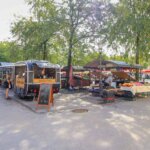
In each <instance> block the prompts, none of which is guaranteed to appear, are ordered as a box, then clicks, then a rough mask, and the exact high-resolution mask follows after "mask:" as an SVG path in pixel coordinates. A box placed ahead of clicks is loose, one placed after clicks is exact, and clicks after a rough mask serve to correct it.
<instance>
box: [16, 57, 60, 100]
mask: <svg viewBox="0 0 150 150" xmlns="http://www.w3.org/2000/svg"><path fill="white" fill-rule="evenodd" d="M14 75H15V77H14V92H15V93H16V94H17V95H18V96H19V97H21V98H24V97H25V96H35V95H38V93H39V88H40V84H41V83H49V84H53V92H54V93H57V92H58V91H59V89H60V80H61V79H60V66H59V65H57V64H51V63H49V62H48V61H43V60H27V61H22V62H17V63H15V69H14Z"/></svg>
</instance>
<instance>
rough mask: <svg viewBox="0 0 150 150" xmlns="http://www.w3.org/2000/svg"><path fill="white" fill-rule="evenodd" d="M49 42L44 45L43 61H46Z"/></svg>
mask: <svg viewBox="0 0 150 150" xmlns="http://www.w3.org/2000/svg"><path fill="white" fill-rule="evenodd" d="M46 44H47V42H44V43H43V60H46V55H47V53H46V51H47V47H46Z"/></svg>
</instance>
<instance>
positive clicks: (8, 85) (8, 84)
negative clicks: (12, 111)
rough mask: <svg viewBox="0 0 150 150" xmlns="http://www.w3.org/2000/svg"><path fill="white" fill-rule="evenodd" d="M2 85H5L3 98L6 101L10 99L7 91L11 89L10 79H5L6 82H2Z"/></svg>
mask: <svg viewBox="0 0 150 150" xmlns="http://www.w3.org/2000/svg"><path fill="white" fill-rule="evenodd" d="M4 85H5V88H6V91H5V98H6V99H10V97H9V89H11V88H12V84H11V80H10V77H7V79H6V81H5V82H4Z"/></svg>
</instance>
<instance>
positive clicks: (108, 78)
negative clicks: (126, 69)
mask: <svg viewBox="0 0 150 150" xmlns="http://www.w3.org/2000/svg"><path fill="white" fill-rule="evenodd" d="M112 81H113V77H112V74H111V73H109V74H108V77H107V78H106V79H105V80H104V86H106V87H107V86H111V84H112Z"/></svg>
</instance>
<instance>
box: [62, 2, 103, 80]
mask: <svg viewBox="0 0 150 150" xmlns="http://www.w3.org/2000/svg"><path fill="white" fill-rule="evenodd" d="M104 6H105V3H104V2H101V1H98V0H94V1H93V0H86V1H85V0H64V1H63V10H62V11H63V13H64V18H65V20H66V28H64V34H63V35H64V37H65V38H66V41H67V47H68V48H67V49H68V60H67V65H68V68H69V69H68V71H67V77H68V81H69V72H70V66H71V65H72V61H73V60H75V61H78V62H79V61H80V59H76V58H75V57H74V56H77V57H80V56H83V55H84V54H85V53H87V51H88V50H89V49H90V48H87V47H90V46H91V42H93V41H94V39H95V38H98V37H100V35H98V32H97V30H96V29H97V28H98V27H99V28H101V27H102V25H103V21H104V20H105V19H104V18H105V16H106V15H104V13H102V12H104V11H105V7H104ZM105 14H106V13H105ZM98 17H99V22H98V23H99V24H97V19H96V18H98ZM82 48H85V49H86V51H85V49H82ZM76 54H77V55H76ZM72 58H73V60H72ZM81 59H83V58H81Z"/></svg>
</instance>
